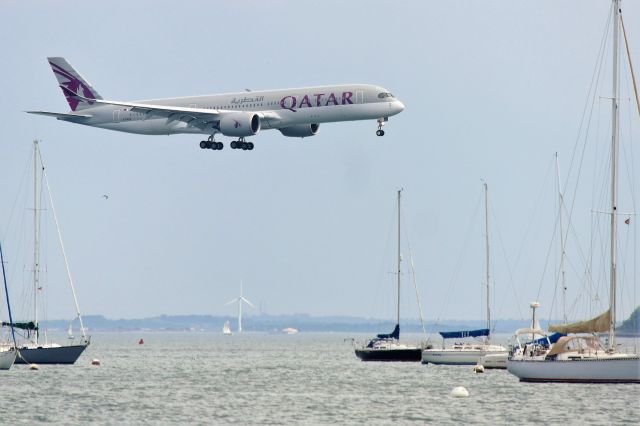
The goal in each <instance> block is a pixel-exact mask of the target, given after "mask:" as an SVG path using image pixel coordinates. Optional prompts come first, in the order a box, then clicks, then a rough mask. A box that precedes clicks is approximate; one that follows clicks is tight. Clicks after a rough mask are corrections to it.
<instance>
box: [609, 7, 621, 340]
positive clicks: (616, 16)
mask: <svg viewBox="0 0 640 426" xmlns="http://www.w3.org/2000/svg"><path fill="white" fill-rule="evenodd" d="M613 9H614V10H613V82H612V87H611V89H612V92H613V94H612V98H611V106H612V107H611V115H612V118H611V249H610V251H611V278H610V280H611V288H610V290H609V315H610V316H609V318H610V320H609V350H614V349H615V347H616V342H615V338H616V337H615V325H616V279H617V253H616V245H617V243H616V238H617V233H618V226H617V219H618V218H617V208H618V154H619V146H618V144H619V141H618V136H619V123H618V97H619V93H620V85H619V82H618V62H619V58H618V42H619V34H618V33H619V26H620V0H613Z"/></svg>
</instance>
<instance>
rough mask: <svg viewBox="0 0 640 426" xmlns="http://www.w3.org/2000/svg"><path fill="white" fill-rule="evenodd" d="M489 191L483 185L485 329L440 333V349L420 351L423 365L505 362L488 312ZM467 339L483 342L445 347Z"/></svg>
mask: <svg viewBox="0 0 640 426" xmlns="http://www.w3.org/2000/svg"><path fill="white" fill-rule="evenodd" d="M488 193H489V189H488V186H487V184H486V182H485V184H484V201H485V243H486V272H487V274H486V286H487V328H485V329H480V330H465V331H451V332H440V335H441V336H442V348H440V349H425V350H423V351H422V363H423V364H429V363H430V364H447V365H476V364H478V363H479V361H480V358H481V357H483V356H487V355H493V356H496V357H498V358H499V359H498V360H497V361H501V358H504V359H505V360H506V357H507V354H508V351H507V348H505V347H503V346H499V345H492V344H491V340H490V339H491V331H490V330H491V310H490V304H489V300H490V297H489V296H490V292H489V278H490V277H489V201H488V200H489V196H488ZM469 337H475V338H478V337H484V341H483V342H480V343H466V342H463V343H456V344H454V345H453V346H451V347H448V348H447V347H445V345H444V342H445V340H446V339H464V338H469Z"/></svg>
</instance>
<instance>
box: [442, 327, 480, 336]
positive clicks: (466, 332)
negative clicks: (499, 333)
mask: <svg viewBox="0 0 640 426" xmlns="http://www.w3.org/2000/svg"><path fill="white" fill-rule="evenodd" d="M440 335H441V336H442V338H443V339H462V338H465V337H482V336H488V335H489V329H488V328H481V329H480V330H464V331H441V332H440Z"/></svg>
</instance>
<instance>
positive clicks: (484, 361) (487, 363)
mask: <svg viewBox="0 0 640 426" xmlns="http://www.w3.org/2000/svg"><path fill="white" fill-rule="evenodd" d="M507 357H508V354H507V353H506V352H504V353H499V354H487V355H484V356H481V357H480V359H479V360H478V364H480V365H482V366H483V367H484V368H485V369H486V370H488V369H496V370H506V369H507Z"/></svg>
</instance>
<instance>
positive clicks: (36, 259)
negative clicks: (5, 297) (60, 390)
mask: <svg viewBox="0 0 640 426" xmlns="http://www.w3.org/2000/svg"><path fill="white" fill-rule="evenodd" d="M38 157H39V155H38V140H37V139H36V140H34V141H33V321H34V324H35V325H36V327H37V326H38V288H39V287H40V203H39V202H40V196H39V194H38ZM33 343H34V344H36V345H37V344H38V329H37V328H36V330H34V332H33Z"/></svg>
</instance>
